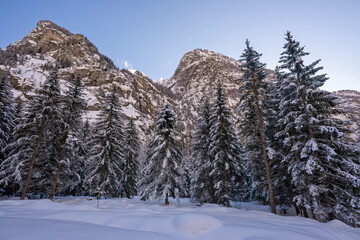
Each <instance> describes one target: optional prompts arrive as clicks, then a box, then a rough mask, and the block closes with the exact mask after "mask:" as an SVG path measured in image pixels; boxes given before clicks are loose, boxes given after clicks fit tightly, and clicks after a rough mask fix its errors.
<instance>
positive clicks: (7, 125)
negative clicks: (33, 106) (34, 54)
mask: <svg viewBox="0 0 360 240" xmlns="http://www.w3.org/2000/svg"><path fill="white" fill-rule="evenodd" d="M14 111H15V110H14V102H13V95H12V91H11V85H10V81H9V77H8V74H7V73H5V74H0V119H1V121H0V164H1V163H2V162H3V161H4V159H5V157H6V155H5V147H6V146H7V145H8V144H9V142H10V137H11V135H12V131H13V128H14V119H15V115H14Z"/></svg>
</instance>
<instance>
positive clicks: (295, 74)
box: [277, 32, 360, 226]
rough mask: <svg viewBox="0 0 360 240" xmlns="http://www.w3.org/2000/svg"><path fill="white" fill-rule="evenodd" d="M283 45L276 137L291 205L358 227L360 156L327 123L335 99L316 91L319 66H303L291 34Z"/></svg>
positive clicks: (301, 53) (319, 83) (322, 218)
mask: <svg viewBox="0 0 360 240" xmlns="http://www.w3.org/2000/svg"><path fill="white" fill-rule="evenodd" d="M285 39H286V44H285V45H284V52H283V53H282V54H281V58H280V63H281V65H280V66H279V68H280V69H281V70H282V73H281V74H282V76H281V77H282V82H281V86H280V91H281V100H280V102H279V110H280V113H279V116H280V119H279V123H280V125H281V127H280V129H281V130H280V131H279V132H278V133H277V137H280V138H282V139H283V143H284V146H285V148H286V149H285V151H284V152H285V153H286V154H285V155H284V156H285V158H284V161H285V162H286V163H287V164H288V170H289V173H290V176H291V182H292V183H293V185H294V187H295V189H294V192H295V196H294V201H295V202H296V204H297V205H298V206H300V207H301V208H303V209H304V208H307V207H308V206H310V210H311V213H312V215H313V217H314V218H315V219H317V220H319V221H329V220H332V219H334V218H338V219H341V220H343V221H345V222H347V223H349V224H351V225H354V226H359V202H360V201H359V200H360V199H359V196H358V191H359V187H360V178H359V176H360V175H359V160H358V158H359V155H358V154H359V151H358V149H357V148H356V147H355V146H354V144H353V143H351V142H350V141H349V140H348V139H347V138H346V136H345V135H344V134H343V131H342V128H341V126H340V125H339V124H338V122H336V121H334V120H333V119H332V118H331V116H332V115H334V114H336V113H339V111H338V110H337V103H336V101H335V100H336V98H335V97H334V96H332V95H331V94H330V93H329V92H326V91H324V90H321V89H319V87H321V86H322V85H323V84H324V82H325V81H326V80H327V77H326V75H325V74H318V72H319V71H320V70H322V67H317V64H318V63H319V61H320V60H317V61H315V62H313V63H311V64H310V65H305V64H304V62H303V57H304V56H306V55H308V53H306V52H305V51H304V47H300V44H299V42H297V41H295V40H293V37H292V35H291V34H290V32H287V34H286V38H285ZM304 211H305V213H304V214H306V213H307V211H306V209H305V210H304Z"/></svg>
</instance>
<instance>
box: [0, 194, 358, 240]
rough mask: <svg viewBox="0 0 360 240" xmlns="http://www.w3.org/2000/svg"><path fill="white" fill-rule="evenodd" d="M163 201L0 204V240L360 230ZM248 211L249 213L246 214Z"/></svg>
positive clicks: (348, 234) (315, 235)
mask: <svg viewBox="0 0 360 240" xmlns="http://www.w3.org/2000/svg"><path fill="white" fill-rule="evenodd" d="M181 200H182V201H181V204H180V205H178V204H177V203H176V200H172V202H171V205H170V206H166V207H165V206H163V202H162V201H146V202H142V201H140V200H139V199H137V198H136V199H106V200H101V201H100V209H99V210H97V209H96V200H92V201H89V200H87V198H85V197H81V198H76V197H67V198H58V199H57V200H56V201H54V202H51V201H50V200H25V201H20V200H3V201H0V239H4V240H5V239H6V240H20V239H21V240H22V239H29V240H32V239H36V240H42V239H44V240H45V239H46V240H48V239H52V240H58V239H59V240H60V239H87V240H91V239H96V240H98V239H133V240H140V239H159V240H162V239H167V240H172V239H178V240H187V239H203V240H212V239H214V240H215V239H221V240H232V239H237V240H255V239H256V240H261V239H264V240H265V239H269V240H272V239H273V240H289V239H291V240H297V239H298V240H315V239H320V240H358V239H360V229H356V228H352V227H349V226H347V225H345V224H344V223H342V222H340V221H337V220H335V221H332V222H329V223H319V222H316V221H315V220H311V219H305V218H301V217H295V216H278V215H273V214H271V213H269V212H266V211H268V207H266V208H264V206H262V205H256V204H255V203H243V204H241V205H240V207H243V208H242V209H235V208H225V207H222V206H218V205H214V204H204V205H203V206H201V207H197V206H195V205H194V204H193V203H191V202H190V201H189V200H188V199H181ZM246 209H249V210H246Z"/></svg>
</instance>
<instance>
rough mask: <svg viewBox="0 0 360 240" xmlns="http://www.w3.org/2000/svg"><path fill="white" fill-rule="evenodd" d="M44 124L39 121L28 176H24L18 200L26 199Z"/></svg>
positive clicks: (42, 121)
mask: <svg viewBox="0 0 360 240" xmlns="http://www.w3.org/2000/svg"><path fill="white" fill-rule="evenodd" d="M44 123H45V120H44V118H42V119H41V125H40V129H39V133H38V137H37V139H36V144H35V149H34V152H33V154H32V157H31V160H30V167H29V171H28V174H27V176H26V180H25V184H24V187H23V190H22V192H21V197H20V200H24V199H25V197H26V193H27V189H28V187H29V183H30V178H31V173H32V170H33V168H34V163H35V158H36V154H37V151H38V148H39V145H40V141H41V137H42V132H43V128H44Z"/></svg>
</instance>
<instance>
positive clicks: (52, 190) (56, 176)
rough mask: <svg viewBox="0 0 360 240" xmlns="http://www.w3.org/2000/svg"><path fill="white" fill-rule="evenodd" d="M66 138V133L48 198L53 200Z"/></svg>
mask: <svg viewBox="0 0 360 240" xmlns="http://www.w3.org/2000/svg"><path fill="white" fill-rule="evenodd" d="M67 138H68V135H67V134H66V136H65V139H64V142H63V144H62V147H61V152H60V158H59V162H58V164H57V168H56V174H55V179H54V184H53V187H52V189H51V194H50V200H53V199H54V197H55V191H56V187H57V184H58V181H59V177H60V168H61V161H62V159H63V157H64V153H65V146H66V140H67Z"/></svg>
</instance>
